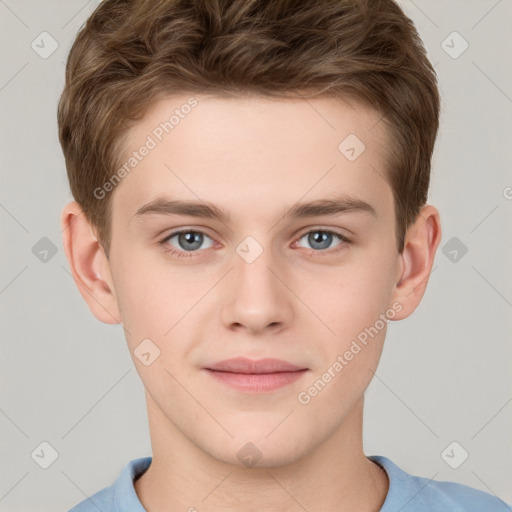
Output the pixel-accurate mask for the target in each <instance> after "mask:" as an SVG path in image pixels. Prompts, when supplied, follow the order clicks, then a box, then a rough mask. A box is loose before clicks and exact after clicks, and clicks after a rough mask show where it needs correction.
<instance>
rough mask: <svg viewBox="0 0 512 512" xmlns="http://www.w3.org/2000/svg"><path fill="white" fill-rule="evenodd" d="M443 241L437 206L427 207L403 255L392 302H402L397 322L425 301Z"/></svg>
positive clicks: (414, 226)
mask: <svg viewBox="0 0 512 512" xmlns="http://www.w3.org/2000/svg"><path fill="white" fill-rule="evenodd" d="M440 242H441V221H440V218H439V212H438V211H437V209H436V208H434V207H433V206H431V205H426V206H424V207H423V208H422V209H421V211H420V213H419V215H418V218H417V220H416V222H415V223H414V224H413V225H412V226H410V228H409V229H408V230H407V233H406V238H405V246H404V250H403V252H402V254H401V255H400V259H401V260H400V262H399V263H400V265H399V268H400V271H399V276H398V279H397V284H396V286H395V289H394V291H393V300H392V302H399V303H400V304H401V305H402V309H401V311H400V313H399V314H397V315H396V316H395V317H394V320H402V319H403V318H407V317H408V316H409V315H410V314H411V313H412V312H413V311H414V310H415V309H416V308H417V307H418V305H419V303H420V302H421V299H422V298H423V295H424V293H425V290H426V288H427V283H428V280H429V277H430V274H431V272H432V266H433V263H434V257H435V255H436V251H437V248H438V246H439V243H440Z"/></svg>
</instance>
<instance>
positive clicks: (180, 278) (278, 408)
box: [109, 95, 400, 466]
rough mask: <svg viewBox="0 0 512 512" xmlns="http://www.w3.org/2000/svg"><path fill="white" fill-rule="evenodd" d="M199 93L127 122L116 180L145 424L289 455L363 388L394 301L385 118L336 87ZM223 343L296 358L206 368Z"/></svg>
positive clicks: (117, 265) (328, 426)
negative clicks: (312, 95) (311, 93)
mask: <svg viewBox="0 0 512 512" xmlns="http://www.w3.org/2000/svg"><path fill="white" fill-rule="evenodd" d="M194 98H195V99H196V100H197V105H196V106H194V107H193V108H182V106H183V105H185V104H187V100H189V96H180V97H172V98H167V99H165V100H162V101H160V102H158V103H157V104H155V105H154V107H153V108H152V109H151V110H150V111H149V112H148V114H147V116H146V117H145V118H144V120H142V121H141V122H139V123H138V124H137V125H136V126H135V127H134V128H133V129H132V130H131V132H130V133H129V137H128V139H127V140H128V143H127V146H126V154H125V155H124V156H125V157H126V158H125V160H126V161H127V160H128V159H129V158H130V156H131V155H132V156H133V151H138V150H139V148H141V146H143V145H144V144H146V146H147V147H150V149H149V150H148V151H144V150H142V151H139V153H138V155H139V156H138V157H137V158H138V160H137V164H136V165H135V166H134V167H133V168H132V169H131V171H130V172H129V173H127V175H126V176H125V177H124V178H123V179H122V181H121V182H120V183H119V184H118V185H117V186H116V188H115V190H114V192H113V197H112V201H113V203H112V207H113V223H112V233H113V235H112V245H111V255H110V261H109V272H110V275H111V286H112V291H113V293H114V295H115V300H116V303H117V306H118V308H119V312H120V315H121V318H122V323H123V327H124V329H125V332H126V337H127V342H128V345H129V348H130V353H131V355H132V357H133V361H134V364H135V367H136V369H137V371H138V373H139V375H140V377H141V379H142V381H143V383H144V386H145V388H146V391H147V399H148V409H149V413H150V423H152V427H153V428H159V429H160V431H164V430H165V432H167V434H168V435H169V436H175V437H180V436H181V437H182V438H186V439H187V440H188V441H190V442H192V443H193V444H194V445H195V446H197V447H199V448H200V449H201V450H203V452H205V453H207V454H209V455H211V456H213V457H214V458H216V459H218V460H221V461H224V462H228V463H231V464H237V465H240V464H241V458H240V455H242V457H243V455H244V450H245V451H247V452H248V453H249V452H250V451H251V450H255V451H256V453H260V454H261V455H262V457H263V458H262V461H261V463H260V465H268V466H272V465H278V464H285V463H290V462H293V461H294V460H297V459H299V458H300V457H303V456H304V455H306V454H307V453H311V452H312V451H313V450H314V449H315V448H316V447H317V446H319V445H320V444H321V443H322V442H323V441H325V440H326V439H327V438H328V437H329V436H331V435H332V434H333V433H334V432H336V431H340V429H342V428H343V425H344V424H346V422H347V420H348V418H350V417H351V415H353V414H354V411H355V407H356V405H357V404H360V403H362V400H361V399H362V396H363V393H364V391H365V389H366V387H367V385H368V384H369V382H370V380H371V377H372V372H371V371H369V369H371V370H372V371H375V369H376V367H377V364H378V360H379V357H380V354H381V350H382V345H383V341H384V338H385V333H386V326H387V321H388V320H389V319H391V318H393V316H394V314H395V313H397V312H398V311H399V309H400V304H397V303H396V302H395V303H394V301H393V289H394V287H395V285H396V284H397V281H398V280H399V271H400V265H399V255H398V253H397V248H396V240H395V220H394V207H393V196H392V191H391V188H390V186H389V184H388V182H387V181H386V179H385V178H384V176H385V175H386V169H385V164H386V161H387V154H386V147H387V141H386V132H385V131H384V126H383V123H379V122H378V121H379V115H378V114H377V113H376V112H374V111H372V110H369V109H367V108H365V107H363V106H361V105H354V104H352V105H351V106H350V105H348V104H346V103H343V102H341V101H339V100H334V99H328V98H321V99H309V100H308V101H305V100H302V99H297V100H273V99H263V98H259V97H246V98H236V99H235V98H222V99H221V98H214V97H208V96H199V95H197V96H194ZM189 104H190V102H189ZM175 109H178V110H179V112H181V115H179V116H178V117H179V121H178V122H177V123H176V124H175V126H174V127H173V128H172V131H171V130H169V129H168V132H169V133H166V132H165V131H164V130H163V129H162V125H161V124H160V123H164V122H165V121H166V120H167V121H168V120H169V118H170V116H171V115H172V113H173V111H175ZM185 112H188V113H186V114H185ZM159 127H160V129H158V128H159ZM167 128H168V127H167ZM351 134H352V135H351ZM148 136H149V137H150V139H151V141H153V142H151V141H150V139H148ZM347 137H349V138H348V139H347ZM356 137H357V138H356ZM160 139H161V140H160ZM344 141H345V142H344ZM361 144H364V150H363V151H362V149H363V146H362V145H361ZM142 153H146V155H145V156H141V154H142ZM157 200H159V202H158V203H156V201H157ZM178 201H179V202H180V203H179V204H178V203H177V202H178ZM187 204H188V206H187ZM232 358H246V359H249V360H251V361H259V360H262V359H269V358H271V359H278V360H281V361H284V362H287V363H289V364H291V365H294V367H296V368H298V369H299V370H298V371H294V372H284V371H280V372H274V374H273V375H268V373H272V371H273V370H272V368H267V367H265V366H261V367H259V369H256V370H255V369H254V368H253V369H252V370H251V369H249V370H247V369H246V370H243V369H240V368H238V369H237V368H234V370H235V371H234V372H231V373H229V372H227V371H213V370H212V367H214V366H215V365H216V363H219V362H221V361H225V360H227V359H232ZM231 370H233V368H231ZM274 370H283V368H279V367H274ZM242 371H260V372H263V373H267V375H262V374H261V373H260V375H254V374H253V375H245V376H244V375H241V374H240V372H242ZM247 443H252V445H248V444H247ZM253 445H254V446H253ZM254 447H256V448H254ZM249 454H250V453H249Z"/></svg>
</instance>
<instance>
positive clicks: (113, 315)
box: [61, 201, 121, 324]
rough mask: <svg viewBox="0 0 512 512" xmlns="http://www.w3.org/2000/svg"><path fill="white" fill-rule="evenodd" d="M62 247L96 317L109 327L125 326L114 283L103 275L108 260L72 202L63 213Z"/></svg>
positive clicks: (76, 204) (80, 211) (79, 289)
mask: <svg viewBox="0 0 512 512" xmlns="http://www.w3.org/2000/svg"><path fill="white" fill-rule="evenodd" d="M61 228H62V244H63V247H64V252H65V254H66V258H67V260H68V263H69V266H70V269H71V274H72V276H73V279H74V281H75V284H76V285H77V287H78V291H79V292H80V294H81V295H82V297H83V298H84V300H85V301H86V302H87V304H88V306H89V309H90V310H91V312H92V314H93V315H94V316H95V317H96V318H97V319H98V320H100V321H101V322H103V323H106V324H118V323H121V315H120V312H119V307H118V304H117V298H116V296H115V290H114V287H113V283H112V282H109V281H107V280H106V279H105V278H106V276H103V275H102V273H104V272H102V267H105V268H107V267H106V266H105V265H107V266H108V261H107V260H106V256H105V253H104V251H103V249H102V248H101V246H100V244H99V242H98V240H97V238H96V236H95V234H94V232H93V230H92V227H91V225H90V223H89V222H88V220H87V219H86V218H85V215H84V214H83V211H82V209H81V208H80V205H79V204H78V203H76V202H75V201H72V202H70V203H68V204H66V205H65V206H64V208H63V209H62V213H61Z"/></svg>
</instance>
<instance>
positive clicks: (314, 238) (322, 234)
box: [299, 229, 350, 253]
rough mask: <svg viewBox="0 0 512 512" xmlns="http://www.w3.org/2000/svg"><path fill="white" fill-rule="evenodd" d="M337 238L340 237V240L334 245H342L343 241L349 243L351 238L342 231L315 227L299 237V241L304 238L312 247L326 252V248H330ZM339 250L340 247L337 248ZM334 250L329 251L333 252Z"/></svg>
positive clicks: (317, 250)
mask: <svg viewBox="0 0 512 512" xmlns="http://www.w3.org/2000/svg"><path fill="white" fill-rule="evenodd" d="M335 238H338V239H339V240H340V242H338V243H337V244H336V245H334V247H337V246H339V245H342V242H346V243H349V242H350V240H349V239H348V238H347V237H345V236H343V235H342V234H341V233H337V232H335V231H330V230H326V229H314V230H312V231H308V232H307V233H305V234H304V235H302V236H301V237H300V238H299V242H300V241H301V240H303V239H305V240H306V241H307V243H308V244H310V248H311V249H313V250H314V251H316V252H319V251H320V252H326V251H325V249H329V248H330V247H331V244H332V242H333V240H335ZM336 250H338V249H336ZM331 252H333V251H329V253H331Z"/></svg>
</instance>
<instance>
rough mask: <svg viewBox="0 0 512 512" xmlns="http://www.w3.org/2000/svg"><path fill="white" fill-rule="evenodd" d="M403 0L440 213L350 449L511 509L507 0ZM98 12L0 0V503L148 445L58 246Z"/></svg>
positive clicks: (71, 0) (102, 475) (102, 474)
mask: <svg viewBox="0 0 512 512" xmlns="http://www.w3.org/2000/svg"><path fill="white" fill-rule="evenodd" d="M400 4H401V5H402V7H403V8H404V10H405V11H406V13H407V14H408V15H409V16H410V17H411V18H412V19H413V21H414V22H415V24H416V26H417V27H418V30H419V32H420V35H421V37H422V38H423V40H424V41H425V45H426V46H427V49H428V52H429V57H430V59H431V61H432V63H433V64H434V65H435V69H436V71H437V73H438V75H439V80H440V89H441V95H442V102H443V104H442V108H443V112H442V117H441V128H440V135H439V139H438V142H437V147H436V151H435V156H434V161H433V175H432V186H431V193H430V197H429V202H430V203H431V204H433V205H435V206H436V207H437V208H438V209H439V210H440V213H441V218H442V227H443V239H442V241H441V246H440V249H439V252H438V254H437V256H436V261H435V263H434V271H433V273H432V275H431V278H430V283H429V286H428V288H427V292H426V295H425V297H424V299H423V302H422V303H421V305H420V306H419V308H418V309H417V310H416V312H415V313H414V314H413V315H412V316H411V317H409V318H408V319H406V320H403V321H401V322H392V323H391V324H390V327H389V330H388V336H387V341H386V345H385V349H384V353H383V357H382V360H381V363H380V366H379V368H378V371H377V373H376V376H375V377H374V380H373V381H372V383H371V384H370V387H369V389H368V391H367V394H366V397H367V398H366V412H365V422H366V423H365V428H364V441H365V453H366V454H368V455H371V454H381V455H386V456H387V457H389V458H391V459H392V460H393V461H394V462H395V463H396V464H398V465H399V466H400V467H402V468H403V469H404V470H406V471H408V472H411V473H413V474H417V475H421V476H424V477H427V478H434V479H436V480H451V481H456V482H461V483H464V484H467V485H470V486H472V487H476V488H478V489H482V490H484V491H487V492H489V493H493V494H496V495H498V496H499V497H501V498H502V499H503V500H505V501H506V502H509V503H510V502H512V485H511V477H512V441H511V436H510V433H511V432H512V386H511V383H512V377H511V375H512V372H511V370H512V357H511V356H512V343H511V334H512V286H511V283H512V279H511V277H512V276H511V274H512V272H511V265H510V262H511V261H512V259H511V256H512V226H511V224H512V223H511V222H510V220H511V218H512V217H511V214H512V188H507V187H512V174H511V172H510V164H511V162H512V158H511V156H512V155H511V153H512V150H511V146H512V144H511V142H512V141H511V140H510V127H511V125H510V122H511V119H512V73H511V68H510V58H509V57H510V51H511V48H512V37H511V33H512V30H511V26H510V20H511V19H512V0H499V1H496V0H478V1H476V0H473V1H467V0H457V1H454V0H450V1H444V0H443V1H441V0H436V1H427V0H414V1H411V0H402V1H400ZM97 5H98V1H97V0H92V1H89V2H85V1H84V0H66V1H64V0H47V1H45V2H40V1H36V0H31V1H28V0H27V1H23V0H19V1H15V0H0V20H1V21H0V35H1V36H0V37H1V39H2V62H3V65H2V66H1V67H0V104H1V109H2V110H1V112H2V120H3V123H2V128H1V130H2V133H1V179H2V185H1V187H0V226H1V237H2V238H1V240H2V243H1V244H0V251H1V253H0V254H1V267H0V268H1V273H0V308H1V316H0V319H1V322H2V323H1V333H2V337H1V340H2V342H1V362H0V364H1V368H0V375H1V394H0V429H1V434H2V437H1V440H2V441H1V445H0V449H1V455H0V457H1V459H0V460H1V464H0V467H1V481H0V510H1V511H9V512H18V511H28V510H30V511H32V512H37V511H56V510H67V509H68V508H70V507H71V506H73V505H75V504H76V503H77V502H79V501H81V500H83V499H85V498H86V497H87V496H90V495H91V494H93V493H94V492H96V491H98V490H99V489H101V488H103V487H105V486H107V485H110V484H111V483H112V482H113V481H114V479H115V478H116V477H117V476H118V474H119V472H120V470H121V468H122V467H123V466H124V465H125V464H126V462H128V461H129V460H131V459H133V458H136V457H142V456H146V455H150V454H151V446H150V440H149V430H148V426H147V418H146V409H145V403H144V393H143V386H142V384H141V382H140V380H139V377H138V375H137V373H136V371H135V368H134V365H133V363H132V361H131V358H130V355H129V353H128V350H127V347H126V342H125V339H124V336H123V332H122V328H121V326H119V325H118V326H111V325H105V324H102V323H100V322H99V321H97V320H96V319H95V318H94V317H93V316H92V314H91V313H90V312H89V309H88V307H87V305H86V303H85V302H84V301H83V299H82V297H81V296H80V294H79V292H78V290H77V288H76V286H75V284H74V281H73V279H72V277H71V274H70V271H69V265H68V263H67V260H66V258H65V255H64V252H63V250H62V242H61V230H60V212H61V210H62V207H63V206H64V204H65V203H66V202H67V201H69V200H71V196H70V193H69V187H68V184H67V181H66V174H65V168H64V160H63V156H62V153H61V149H60V145H59V142H58V136H57V123H56V106H57V101H58V97H59V95H60V93H61V90H62V87H63V84H64V70H65V66H64V62H65V59H66V56H67V53H68V51H69V48H70V45H71V42H72V40H73V38H74V36H75V35H76V32H77V30H78V28H79V27H80V26H81V24H82V23H83V22H84V21H85V19H86V18H87V16H88V14H89V13H91V12H92V10H93V9H94V8H95V7H96V6H97ZM43 31H46V32H48V33H49V34H51V36H52V37H53V38H54V39H55V40H56V41H57V43H58V48H57V50H56V51H55V52H54V53H53V54H51V55H50V56H48V57H47V58H42V57H41V56H40V55H39V54H38V53H36V51H34V50H33V49H32V47H31V43H32V41H34V40H35V41H36V42H38V41H40V40H41V37H40V36H39V35H40V34H41V33H42V32H43ZM453 31H457V32H458V33H460V34H461V36H462V37H463V38H464V39H465V40H466V41H467V43H468V44H469V47H468V49H467V50H466V51H465V52H464V53H462V54H461V55H460V56H458V57H457V58H453V55H454V52H458V51H460V49H461V48H462V46H461V42H462V41H461V40H459V39H457V38H456V37H455V39H454V37H453V36H450V37H448V36H449V35H450V34H451V33H452V32H453ZM447 37H448V39H447ZM445 40H446V42H445V43H444V44H443V41H445ZM39 44H40V45H41V43H39ZM449 47H451V48H449ZM49 48H51V47H50V42H49V39H47V40H46V43H45V49H46V50H48V49H49ZM444 48H445V49H446V50H448V51H449V52H451V53H452V56H450V55H449V54H448V53H447V52H446V51H445V49H444ZM40 51H42V50H40ZM44 237H46V238H47V239H49V240H50V241H51V242H52V243H53V244H54V245H55V249H56V251H57V252H56V254H55V255H53V256H52V254H51V252H50V253H49V254H48V255H47V258H46V259H47V261H46V262H44V261H41V259H40V258H41V254H40V253H39V257H38V250H37V249H39V250H40V246H39V245H36V244H38V243H39V244H47V245H48V241H47V240H43V241H42V242H41V239H42V238H44ZM454 237H456V238H457V239H458V241H457V240H453V238H454ZM454 243H458V244H459V249H458V251H459V252H458V258H457V260H456V261H452V259H453V253H452V255H450V251H452V250H453V247H455V246H453V247H452V244H454ZM446 244H449V245H446ZM461 244H463V245H464V246H465V247H467V254H465V255H463V256H462V257H461V254H462V253H461V252H460V247H461ZM34 247H36V249H34ZM443 248H445V252H446V253H447V254H444V253H443V252H442V249H443ZM43 441H46V442H47V443H49V444H50V445H51V446H52V447H53V449H54V450H56V452H57V453H58V458H57V459H56V460H55V462H53V464H52V465H50V466H49V467H48V469H43V468H41V467H40V465H39V464H40V463H42V462H44V461H43V459H44V458H45V457H46V458H47V459H46V460H47V461H48V460H49V459H48V456H49V453H50V452H49V450H48V449H45V448H44V446H43V452H44V453H45V455H44V457H41V456H40V457H39V458H38V457H37V456H36V455H34V456H32V455H31V454H33V452H34V450H35V452H36V453H41V447H40V444H41V442H43ZM453 441H456V442H457V443H458V444H459V445H460V447H459V446H458V445H457V446H455V448H454V451H453V452H451V451H450V449H449V450H448V453H449V454H450V455H451V458H450V459H449V460H450V462H451V463H452V464H454V463H457V462H460V460H461V454H462V453H463V452H462V449H464V450H466V451H467V452H468V453H469V457H468V458H467V460H466V461H464V462H463V463H462V464H461V465H460V466H459V467H458V468H457V469H453V468H452V467H450V466H449V465H448V464H447V462H445V459H447V458H446V456H445V457H444V458H443V456H442V453H443V452H444V450H445V448H446V447H447V446H448V445H449V444H450V443H452V442H453ZM36 461H37V462H36Z"/></svg>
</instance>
